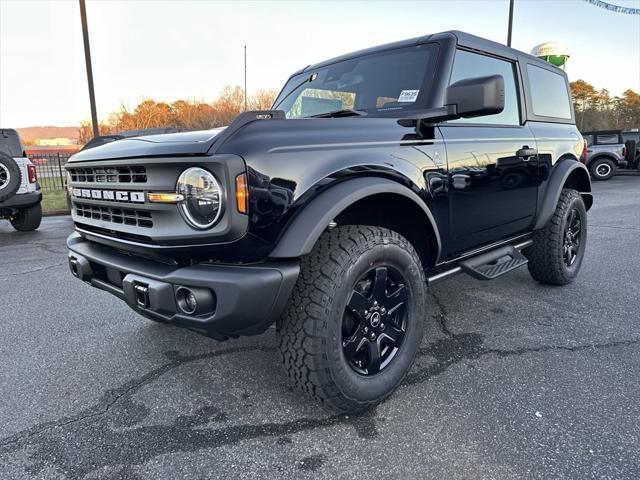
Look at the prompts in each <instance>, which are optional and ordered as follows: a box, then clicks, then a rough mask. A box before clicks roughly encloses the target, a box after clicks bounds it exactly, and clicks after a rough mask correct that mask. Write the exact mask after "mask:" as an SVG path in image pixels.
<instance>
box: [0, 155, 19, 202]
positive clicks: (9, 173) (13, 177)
mask: <svg viewBox="0 0 640 480" xmlns="http://www.w3.org/2000/svg"><path fill="white" fill-rule="evenodd" d="M21 183H22V172H21V171H20V167H18V164H17V163H16V161H15V160H14V159H13V158H11V157H10V156H9V155H7V154H6V153H4V152H0V202H3V201H5V200H7V199H9V198H11V197H12V196H13V195H14V194H15V193H16V192H17V191H18V189H19V188H20V184H21Z"/></svg>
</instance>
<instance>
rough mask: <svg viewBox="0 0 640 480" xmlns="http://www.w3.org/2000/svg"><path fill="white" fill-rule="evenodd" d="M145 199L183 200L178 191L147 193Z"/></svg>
mask: <svg viewBox="0 0 640 480" xmlns="http://www.w3.org/2000/svg"><path fill="white" fill-rule="evenodd" d="M147 199H148V200H149V201H150V202H153V203H178V202H181V201H182V200H184V196H183V195H181V194H179V193H147Z"/></svg>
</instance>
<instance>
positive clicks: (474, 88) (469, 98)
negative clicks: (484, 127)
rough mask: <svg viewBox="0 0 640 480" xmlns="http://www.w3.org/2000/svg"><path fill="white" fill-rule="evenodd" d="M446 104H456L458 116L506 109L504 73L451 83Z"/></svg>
mask: <svg viewBox="0 0 640 480" xmlns="http://www.w3.org/2000/svg"><path fill="white" fill-rule="evenodd" d="M444 103H445V104H446V105H454V106H455V109H456V116H457V117H458V118H460V117H464V118H470V117H482V116H484V115H494V114H496V113H500V112H502V111H503V110H504V79H503V78H502V75H490V76H488V77H476V78H466V79H464V80H460V81H458V82H456V83H453V84H451V85H449V87H448V88H447V91H446V95H445V102H444Z"/></svg>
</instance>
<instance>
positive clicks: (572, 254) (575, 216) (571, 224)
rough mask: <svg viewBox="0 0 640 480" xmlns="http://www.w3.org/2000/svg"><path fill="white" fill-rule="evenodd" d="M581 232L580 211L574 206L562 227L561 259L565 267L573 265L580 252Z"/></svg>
mask: <svg viewBox="0 0 640 480" xmlns="http://www.w3.org/2000/svg"><path fill="white" fill-rule="evenodd" d="M581 232H582V221H581V220H580V212H578V210H577V209H576V208H572V209H571V211H569V215H568V216H567V222H566V224H565V228H564V244H563V256H562V258H563V260H564V264H565V265H566V266H567V267H571V266H573V264H574V263H575V262H576V260H577V259H578V254H579V253H580V240H581Z"/></svg>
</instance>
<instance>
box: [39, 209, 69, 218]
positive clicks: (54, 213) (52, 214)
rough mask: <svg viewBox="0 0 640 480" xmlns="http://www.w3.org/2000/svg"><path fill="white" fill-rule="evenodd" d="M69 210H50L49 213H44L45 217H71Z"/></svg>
mask: <svg viewBox="0 0 640 480" xmlns="http://www.w3.org/2000/svg"><path fill="white" fill-rule="evenodd" d="M70 214H71V212H70V211H69V210H49V211H48V212H42V216H43V217H57V216H60V215H70Z"/></svg>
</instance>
